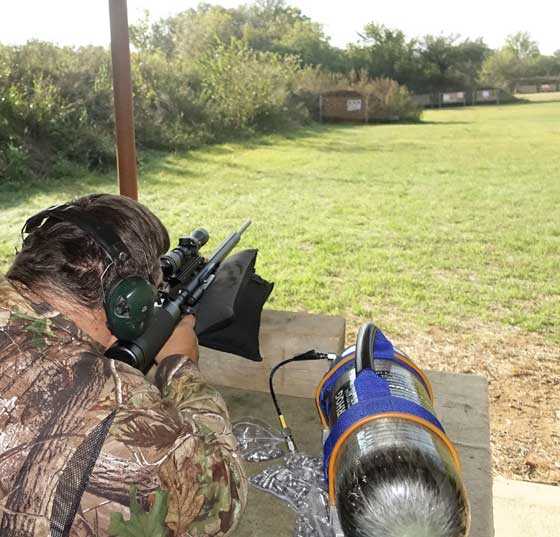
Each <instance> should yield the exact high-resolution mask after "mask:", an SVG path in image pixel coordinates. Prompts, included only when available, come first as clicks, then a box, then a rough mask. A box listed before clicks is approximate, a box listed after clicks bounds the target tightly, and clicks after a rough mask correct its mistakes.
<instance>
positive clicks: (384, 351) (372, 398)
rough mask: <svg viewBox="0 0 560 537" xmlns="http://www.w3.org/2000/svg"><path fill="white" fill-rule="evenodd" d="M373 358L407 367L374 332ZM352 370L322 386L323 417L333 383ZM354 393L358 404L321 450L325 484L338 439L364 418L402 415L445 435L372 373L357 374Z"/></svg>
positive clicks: (422, 410) (421, 409)
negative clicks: (419, 419) (434, 428)
mask: <svg viewBox="0 0 560 537" xmlns="http://www.w3.org/2000/svg"><path fill="white" fill-rule="evenodd" d="M374 358H377V359H382V360H393V361H395V362H397V363H398V364H399V365H401V366H403V367H406V364H404V363H403V362H401V361H400V360H398V359H395V353H394V348H393V345H392V343H391V342H390V341H389V340H388V339H387V338H386V337H385V336H384V335H383V334H382V333H381V331H380V330H378V331H377V333H376V335H375V339H374ZM354 366H355V363H354V361H353V360H351V361H350V362H349V363H347V364H345V365H344V366H342V367H341V368H340V369H339V370H338V371H337V372H336V373H335V374H334V375H333V376H332V377H331V378H330V379H329V380H328V381H327V382H326V383H325V385H324V386H323V389H322V390H321V394H320V403H321V407H322V409H323V412H325V413H326V415H329V413H330V408H329V407H330V404H331V402H332V399H333V398H332V397H329V393H330V391H331V390H332V389H333V388H334V384H335V382H336V380H337V379H338V377H339V376H340V375H341V374H343V373H344V372H346V371H348V369H350V368H353V367H354ZM408 369H410V368H408ZM354 389H355V390H356V394H357V399H358V402H357V403H356V404H354V405H352V406H351V407H350V408H348V409H347V410H345V411H344V412H343V413H342V414H341V415H340V417H339V418H338V420H337V422H336V423H335V425H334V426H333V428H332V429H331V431H330V433H329V436H328V437H327V440H326V441H325V444H324V446H323V469H324V472H325V478H326V479H327V480H328V467H329V460H330V457H331V454H332V451H333V448H334V446H335V445H336V443H337V441H338V439H339V438H340V437H341V436H342V435H343V434H344V431H346V430H347V429H349V428H350V427H351V426H352V425H353V424H354V423H356V422H357V421H359V420H361V419H363V418H366V417H368V416H373V415H375V414H381V413H385V412H401V413H405V414H410V415H412V416H417V417H419V418H422V419H424V420H426V421H428V422H429V423H432V424H433V425H434V426H435V427H437V428H439V429H440V430H441V431H443V432H445V431H444V429H443V426H442V425H441V423H440V422H439V420H438V419H437V418H436V417H435V416H434V415H433V414H432V413H431V412H430V411H428V410H426V409H425V408H424V407H422V406H420V405H418V404H416V403H414V402H412V401H409V400H407V399H404V398H402V397H395V396H392V395H391V392H390V388H389V383H388V382H387V381H386V380H385V379H383V378H381V377H380V376H378V375H377V374H376V373H375V372H374V371H372V370H371V369H364V370H363V371H361V372H360V374H359V375H358V376H357V377H356V380H355V381H354Z"/></svg>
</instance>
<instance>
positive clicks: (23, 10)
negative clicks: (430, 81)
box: [0, 0, 560, 54]
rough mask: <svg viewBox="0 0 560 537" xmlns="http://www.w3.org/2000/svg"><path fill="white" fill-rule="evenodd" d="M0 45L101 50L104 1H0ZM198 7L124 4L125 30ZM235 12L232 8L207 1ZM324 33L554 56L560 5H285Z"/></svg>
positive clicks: (424, 0) (487, 1)
mask: <svg viewBox="0 0 560 537" xmlns="http://www.w3.org/2000/svg"><path fill="white" fill-rule="evenodd" d="M0 1H1V3H2V10H1V16H0V42H1V43H6V44H20V43H24V42H25V41H27V40H29V39H33V38H36V39H42V40H46V41H53V42H56V43H59V44H62V45H86V44H95V45H108V44H109V40H110V38H109V14H108V1H107V0H50V1H47V0H0ZM198 3H199V1H198V0H194V1H191V0H128V13H129V22H134V21H135V20H138V18H140V17H141V16H142V14H143V12H144V10H146V9H147V10H149V11H150V13H151V14H152V16H153V17H155V18H158V17H165V16H169V15H172V14H174V13H177V12H179V11H182V10H183V9H186V8H188V7H195V6H196V5H198ZM206 3H209V4H219V5H222V6H225V7H234V6H237V5H239V4H241V3H247V2H239V1H235V0H221V1H212V0H210V1H207V2H206ZM288 4H290V5H293V6H297V7H299V8H300V9H301V10H302V11H303V13H304V14H305V15H307V16H309V17H310V18H311V19H313V20H314V21H317V22H319V23H321V24H322V25H323V28H324V30H325V33H326V34H327V35H328V36H329V37H330V38H331V43H332V44H333V45H336V46H339V47H343V46H345V45H346V44H347V43H349V42H351V41H355V40H356V38H357V32H359V31H360V30H361V29H362V28H363V26H364V25H365V24H366V23H367V22H370V21H375V22H379V23H382V24H385V25H386V26H389V27H392V28H399V29H401V30H403V31H404V32H405V33H406V34H407V36H408V37H416V36H422V35H425V34H428V33H429V34H440V33H443V34H446V35H447V34H460V35H461V36H463V37H470V38H477V37H482V38H484V40H485V41H486V43H487V44H488V45H490V46H491V47H492V48H498V47H500V46H501V45H502V44H503V42H504V40H505V37H506V36H507V35H509V34H512V33H514V32H517V31H519V30H523V31H528V32H529V33H530V34H531V36H532V38H533V39H534V40H535V41H537V43H538V44H539V47H540V50H541V52H542V53H544V54H552V53H553V52H554V51H556V50H558V49H560V32H559V31H558V21H559V20H560V2H558V1H557V0H532V1H531V2H527V1H524V2H519V1H516V0H509V1H508V2H504V1H503V0H502V1H500V0H498V1H496V0H493V1H492V0H469V1H468V2H460V1H457V0H455V1H454V2H453V1H450V0H447V1H442V0H408V1H404V0H390V1H389V2H385V1H377V2H374V1H372V0H344V1H339V0H288Z"/></svg>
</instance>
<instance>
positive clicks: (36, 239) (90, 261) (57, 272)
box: [6, 194, 169, 309]
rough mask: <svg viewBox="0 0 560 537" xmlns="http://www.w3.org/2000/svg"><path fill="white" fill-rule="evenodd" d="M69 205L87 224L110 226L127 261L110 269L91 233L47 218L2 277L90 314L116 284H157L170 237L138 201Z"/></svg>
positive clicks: (110, 198) (92, 198)
mask: <svg viewBox="0 0 560 537" xmlns="http://www.w3.org/2000/svg"><path fill="white" fill-rule="evenodd" d="M72 205H74V206H76V207H78V208H79V209H81V210H83V211H84V213H85V214H87V215H88V217H89V218H92V219H95V220H99V221H102V222H104V223H107V224H112V225H113V226H114V230H115V232H116V233H117V235H118V237H119V238H120V240H121V241H122V242H123V243H124V244H125V245H126V248H127V250H128V253H129V254H130V255H129V256H128V257H127V259H126V260H125V261H124V262H121V261H115V262H114V263H111V262H110V260H109V259H108V257H107V254H106V253H105V251H104V250H103V248H102V247H101V246H100V245H99V243H98V242H96V240H95V237H93V236H92V235H91V234H90V233H88V232H86V231H84V230H82V229H80V228H79V227H78V226H77V225H75V224H73V223H71V222H64V221H60V220H57V219H55V218H49V219H47V220H46V221H45V223H44V224H43V225H42V226H41V227H39V228H37V229H35V230H34V231H33V232H32V233H30V234H29V235H28V236H27V237H25V239H24V240H23V245H22V249H21V251H20V252H19V253H18V254H17V255H16V258H15V259H14V262H13V264H12V266H11V267H10V269H9V270H8V273H7V274H6V276H7V277H8V278H9V279H11V280H15V281H18V282H21V283H23V284H24V285H26V286H27V287H28V288H29V289H32V290H34V289H35V290H38V289H41V290H46V291H55V290H58V291H59V292H60V291H61V292H63V293H65V294H67V295H68V296H70V297H71V298H72V299H74V300H76V302H78V303H79V304H82V305H84V306H87V307H88V308H92V309H94V308H98V307H101V306H102V304H103V289H108V288H109V287H110V286H111V285H113V284H114V282H115V281H116V280H117V279H119V278H124V277H127V276H133V275H134V276H140V277H142V278H146V279H148V280H150V281H151V282H152V283H157V282H158V280H159V279H160V276H161V269H160V264H159V258H160V256H161V255H162V254H163V253H165V252H166V251H167V250H168V249H169V235H168V233H167V230H166V229H165V227H164V226H163V224H162V223H161V221H160V220H159V218H157V216H155V215H154V214H153V213H152V212H151V211H150V210H148V209H147V208H146V207H144V206H143V205H142V204H140V203H138V202H136V201H133V200H131V199H129V198H126V197H123V196H114V195H112V194H91V195H89V196H84V197H82V198H78V199H76V200H74V201H73V202H72ZM102 277H103V281H101V280H102Z"/></svg>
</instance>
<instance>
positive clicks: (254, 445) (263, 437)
mask: <svg viewBox="0 0 560 537" xmlns="http://www.w3.org/2000/svg"><path fill="white" fill-rule="evenodd" d="M232 429H233V434H234V436H235V438H236V440H237V448H238V451H239V454H240V455H241V457H242V458H243V460H246V461H249V462H263V461H270V460H272V459H278V458H280V457H281V456H282V455H284V451H283V450H282V448H281V446H282V445H283V444H284V443H285V440H284V438H283V437H282V434H281V433H280V432H279V431H275V430H274V429H272V428H271V427H269V426H268V425H267V424H266V423H265V422H264V421H262V420H259V419H257V418H242V419H240V420H238V421H236V422H235V423H234V424H233V426H232Z"/></svg>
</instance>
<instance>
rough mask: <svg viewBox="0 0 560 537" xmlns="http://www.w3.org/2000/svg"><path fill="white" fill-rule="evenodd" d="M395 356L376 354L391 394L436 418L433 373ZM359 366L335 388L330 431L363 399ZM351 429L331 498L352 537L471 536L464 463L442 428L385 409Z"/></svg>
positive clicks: (337, 458)
mask: <svg viewBox="0 0 560 537" xmlns="http://www.w3.org/2000/svg"><path fill="white" fill-rule="evenodd" d="M355 356H356V347H355V346H354V347H350V348H348V349H347V350H346V351H345V352H344V353H343V355H342V357H341V359H340V360H339V361H340V362H343V361H344V360H346V361H348V360H350V361H352V360H354V361H355V359H356V358H355ZM395 358H396V359H393V360H390V359H383V358H376V359H373V360H372V362H371V366H370V367H371V369H372V370H373V371H374V373H375V374H376V375H377V376H378V377H380V378H382V379H384V380H385V381H386V382H387V384H388V387H389V391H390V397H396V398H400V399H405V400H407V401H410V402H412V403H415V404H416V405H419V406H420V407H422V408H423V409H425V410H426V411H428V412H429V413H431V414H432V415H433V414H434V410H433V400H432V395H431V386H430V384H429V381H428V379H427V377H425V375H424V374H423V373H422V372H421V371H419V370H418V368H417V367H416V366H415V365H414V364H413V363H412V362H411V361H410V360H409V359H408V358H407V357H406V356H405V355H404V354H402V353H400V352H399V351H397V350H395ZM356 369H357V368H356V367H351V368H346V370H345V371H344V372H343V373H341V374H339V375H338V376H337V377H336V381H335V382H334V384H333V385H332V388H330V392H329V394H330V397H331V398H332V399H333V404H331V405H329V409H330V412H328V415H326V416H324V418H326V421H327V425H328V428H329V430H330V429H332V428H333V427H334V426H335V425H336V423H337V421H338V420H339V418H340V416H341V415H342V413H344V412H345V411H346V410H347V409H348V408H351V407H352V406H353V405H355V404H356V403H357V401H358V397H357V393H356V388H355V380H356V376H357V373H356ZM362 422H364V423H362ZM346 432H348V434H345V435H342V440H340V441H339V442H338V443H337V447H336V448H335V450H334V451H333V455H332V456H331V460H330V464H329V470H328V476H329V486H330V494H331V502H333V503H334V505H335V506H336V512H337V513H338V522H339V524H340V528H341V529H342V531H343V533H344V535H345V536H346V537H465V536H466V535H467V534H468V529H469V526H470V510H469V505H468V500H467V495H466V491H465V488H464V485H463V482H462V478H461V470H460V462H459V459H458V457H457V454H456V451H455V448H454V447H453V445H452V444H451V442H450V441H449V440H448V439H447V437H446V435H445V433H444V432H443V431H442V430H441V429H438V428H437V427H435V426H433V425H431V424H430V423H427V422H424V420H422V419H417V418H416V417H415V416H407V415H406V414H404V413H402V414H401V413H399V412H393V413H391V412H384V413H380V414H379V416H374V417H373V416H368V417H366V418H363V419H362V420H360V421H358V423H357V424H354V425H353V426H352V427H350V428H349V430H348V431H346ZM346 432H345V433H346ZM333 496H334V497H333Z"/></svg>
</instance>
